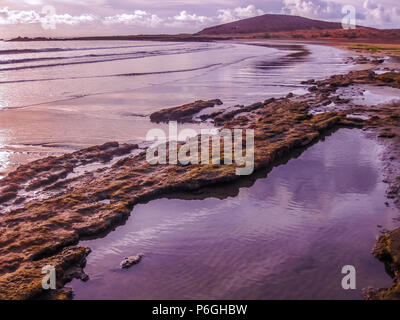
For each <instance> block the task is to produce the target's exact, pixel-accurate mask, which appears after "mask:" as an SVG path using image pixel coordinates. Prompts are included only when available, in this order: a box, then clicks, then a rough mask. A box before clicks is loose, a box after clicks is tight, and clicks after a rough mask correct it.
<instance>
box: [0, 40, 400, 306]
mask: <svg viewBox="0 0 400 320" xmlns="http://www.w3.org/2000/svg"><path fill="white" fill-rule="evenodd" d="M7 46H10V47H6V48H3V47H2V48H1V50H0V54H1V52H3V54H5V55H6V54H7V53H6V52H11V51H10V50H14V51H13V52H15V50H24V51H20V53H18V54H17V56H18V57H19V56H20V57H21V60H22V59H25V60H24V61H19V62H16V61H7V63H4V61H3V64H2V65H1V67H0V74H2V75H3V77H2V80H1V82H2V84H3V86H2V90H3V96H5V97H6V98H5V99H3V108H2V110H0V114H1V118H0V133H1V134H2V135H1V138H0V142H1V145H0V159H1V160H2V161H1V164H0V165H1V166H2V167H1V169H0V171H1V172H2V176H3V179H1V180H0V188H1V190H2V197H0V199H1V200H0V201H1V202H0V206H1V210H2V215H1V218H0V226H1V228H2V231H3V235H2V237H1V238H0V239H1V240H0V242H1V243H2V246H0V261H2V269H1V270H0V296H1V297H3V298H6V297H11V298H16V299H21V298H36V297H39V298H40V297H41V298H72V297H75V298H76V299H363V298H385V297H386V298H393V296H395V295H396V294H398V293H397V291H396V290H397V289H396V285H397V284H396V282H395V285H394V289H393V290H394V291H387V290H386V291H385V290H383V289H382V290H374V289H373V288H375V289H378V288H389V287H391V285H392V283H393V279H392V277H393V275H396V274H397V265H396V264H394V263H393V261H396V259H393V257H396V255H397V251H396V250H397V249H396V248H397V247H396V246H395V245H394V244H396V243H397V242H396V241H397V240H396V241H393V238H391V233H388V231H389V230H398V229H396V228H398V227H399V226H400V225H399V214H398V213H399V212H398V205H399V193H398V179H397V176H398V173H399V171H398V166H397V159H398V158H397V157H398V154H397V152H398V151H399V144H398V134H399V132H398V129H397V127H398V119H399V116H398V110H397V103H398V100H397V98H398V97H400V95H399V92H400V82H399V81H398V79H397V72H396V70H393V67H394V66H396V63H395V61H394V60H393V58H391V57H390V56H378V58H377V57H374V56H367V55H366V57H367V58H366V63H360V60H357V56H358V55H359V53H355V52H353V51H345V50H342V49H339V48H335V47H330V46H322V45H316V44H299V43H295V44H294V43H282V42H270V41H239V42H232V41H223V42H210V43H189V42H188V43H186V42H183V43H158V42H121V43H119V42H101V43H99V42H97V41H95V42H89V41H88V42H79V43H74V42H71V43H69V42H63V43H62V44H60V43H55V42H54V43H53V42H35V43H24V44H23V48H21V47H18V46H21V44H20V43H12V44H7ZM34 50H36V51H34ZM28 51H29V52H28ZM32 51H33V52H32ZM23 52H24V53H23ZM77 52H79V53H77ZM157 52H158V53H157ZM13 59H15V58H14V57H13ZM99 60H100V61H99ZM381 60H382V61H381ZM389 66H390V67H389ZM385 68H386V69H385ZM2 69H4V70H2ZM77 74H79V77H77V76H76V75H77ZM105 89H106V90H105ZM100 91H101V92H100ZM12 92H17V93H18V94H17V95H15V94H14V95H12V94H11V93H12ZM211 99H220V100H221V101H222V103H223V104H222V105H218V106H214V107H212V108H211V109H212V110H208V113H207V112H203V113H200V114H199V113H198V112H193V113H192V115H193V117H192V118H190V119H189V121H188V118H187V117H186V118H180V113H178V112H175V111H176V110H178V111H179V110H183V109H185V110H187V109H188V107H187V106H184V107H179V106H181V105H185V104H187V103H191V102H193V101H197V100H204V101H206V100H211ZM196 106H197V104H196V103H194V104H193V105H191V107H196ZM172 107H177V109H171V108H172ZM179 108H181V109H179ZM161 109H163V111H162V113H163V114H165V115H166V116H168V115H171V117H169V118H168V119H173V117H176V118H174V119H173V120H176V121H178V122H180V126H181V128H192V129H195V130H200V129H202V128H212V127H219V128H242V129H249V128H251V129H253V130H254V131H255V145H254V153H255V173H254V174H253V175H251V176H249V177H238V176H236V175H235V173H234V171H235V170H234V169H235V164H232V165H222V164H221V165H207V166H204V165H193V164H192V165H188V166H180V165H156V166H150V165H149V164H148V163H147V162H146V159H145V156H144V154H145V149H146V144H143V142H144V140H145V136H146V133H147V132H148V130H150V129H152V128H161V129H166V128H167V127H168V124H167V123H165V122H163V121H159V123H157V122H152V121H151V120H150V119H151V118H152V117H151V115H154V114H155V113H157V112H159V111H160V110H161ZM172 110H174V112H172ZM185 112H186V111H185ZM182 114H183V113H182ZM153 118H154V117H153ZM112 141H115V142H112ZM181 143H183V142H181ZM93 145H96V147H90V146H93ZM77 150H79V151H77ZM71 152H73V153H71ZM48 156H50V157H48ZM37 159H39V160H37ZM32 160H37V161H35V162H30V161H32ZM16 168H18V169H17V170H16V171H14V172H12V171H13V170H14V169H16ZM10 172H12V173H11V174H9V173H10ZM7 174H8V175H7ZM397 232H398V231H393V233H392V234H393V236H394V237H396V239H397ZM8 239H14V240H15V241H14V242H13V243H10V242H9V240H8ZM377 240H378V244H376V242H377ZM388 243H389V244H388ZM391 246H394V247H393V248H392V247H391ZM373 247H374V255H372V254H371V250H372V248H373ZM88 248H90V249H88ZM392 249H393V250H392ZM90 251H91V253H90ZM135 254H142V255H143V258H142V261H141V262H140V263H139V264H138V266H134V267H132V268H131V269H128V270H120V268H119V267H118V266H119V263H120V261H121V260H122V259H123V258H124V257H125V256H129V255H135ZM388 257H390V258H388ZM377 258H379V259H380V260H382V261H383V262H385V263H386V269H387V270H388V269H390V270H391V273H390V274H387V273H386V272H385V265H384V264H383V263H382V262H380V261H379V260H378V259H377ZM44 264H53V265H55V266H56V268H57V270H58V271H59V272H60V274H61V276H60V277H59V278H58V281H59V284H58V285H59V290H58V291H57V292H55V293H53V294H50V295H48V293H45V292H43V290H42V288H41V285H40V279H41V278H40V273H38V274H37V271H38V270H40V268H41V266H42V265H44ZM348 264H350V265H355V266H356V268H357V270H358V271H359V278H358V279H359V286H358V287H357V290H356V291H351V292H346V291H343V290H342V289H341V287H340V280H341V276H342V275H341V273H340V270H341V268H342V267H343V266H344V265H348ZM155 274H160V275H161V276H160V277H155V276H154V275H155ZM73 279H74V280H73ZM316 279H318V281H316ZM395 279H396V277H395ZM71 280H72V282H71ZM82 280H83V281H82ZM69 282H71V283H70V284H69V285H68V286H70V287H71V288H72V289H67V288H65V287H64V285H65V284H67V283H69Z"/></svg>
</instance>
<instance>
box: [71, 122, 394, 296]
mask: <svg viewBox="0 0 400 320" xmlns="http://www.w3.org/2000/svg"><path fill="white" fill-rule="evenodd" d="M382 151H383V149H382V146H380V145H379V144H378V142H377V141H375V140H373V139H370V138H368V137H367V136H366V133H364V132H362V131H360V130H356V129H354V130H350V129H341V130H339V131H338V132H336V133H334V134H333V135H331V136H328V137H327V138H326V140H325V141H323V142H319V143H318V144H316V145H314V146H312V147H310V148H309V149H307V150H306V151H304V153H302V154H301V155H300V156H299V157H298V158H296V159H291V160H289V162H288V163H287V164H284V165H281V166H278V167H275V168H274V169H272V171H271V172H270V173H269V174H268V176H267V177H265V174H266V173H258V175H257V176H254V177H252V178H251V179H247V180H244V181H241V182H240V183H238V184H236V185H230V186H223V187H221V188H215V189H212V190H208V191H207V192H206V191H205V192H204V193H198V194H197V195H193V196H196V198H197V199H198V200H188V199H183V198H182V199H158V200H154V201H151V202H149V203H147V204H139V205H136V206H135V207H134V209H133V212H132V216H131V217H130V218H129V219H128V221H127V222H126V224H125V225H124V226H121V227H118V228H117V230H116V231H114V232H111V233H110V234H109V235H107V236H106V237H105V238H102V239H96V240H88V241H82V242H81V243H80V245H84V246H88V247H90V248H91V249H92V250H93V251H92V253H91V254H90V255H89V256H88V264H87V267H86V268H85V271H86V272H87V274H88V275H89V276H90V280H89V281H88V282H87V283H83V282H81V281H79V280H74V281H73V282H72V284H71V286H72V288H73V289H74V291H75V294H76V296H75V298H76V299H361V298H362V294H361V289H362V288H365V287H368V286H373V287H385V286H389V285H390V284H391V279H390V277H389V276H388V275H387V274H386V273H385V270H384V266H383V264H382V263H380V262H379V261H377V260H376V259H375V258H374V257H373V256H372V255H371V249H372V247H373V245H374V244H375V242H376V237H377V236H378V235H379V234H380V231H381V230H382V228H387V229H392V228H394V227H395V226H396V225H395V222H394V221H393V218H395V217H396V216H397V214H398V213H397V210H395V209H393V208H391V207H388V206H386V205H385V202H386V201H387V200H386V198H385V190H386V185H385V184H384V183H383V182H382V179H383V177H382V173H381V170H380V168H381V166H382V163H381V161H380V160H379V159H380V155H381V153H382ZM256 178H258V179H257V180H256ZM209 196H213V198H211V197H209ZM201 199H203V200H201ZM378 225H379V226H378ZM137 253H143V254H144V258H143V259H142V261H141V262H140V263H139V264H138V265H136V266H133V267H131V268H130V269H127V270H121V269H119V263H120V261H121V260H122V259H123V258H124V257H125V256H130V255H135V254H137ZM345 265H353V266H355V268H356V271H357V290H350V291H345V290H343V289H342V288H341V280H342V277H343V275H342V274H341V269H342V267H343V266H345Z"/></svg>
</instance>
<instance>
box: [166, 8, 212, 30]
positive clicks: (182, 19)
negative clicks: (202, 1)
mask: <svg viewBox="0 0 400 320" xmlns="http://www.w3.org/2000/svg"><path fill="white" fill-rule="evenodd" d="M168 20H169V22H167V23H165V25H166V26H167V27H173V28H182V27H185V26H188V25H191V26H193V25H196V26H200V25H205V24H208V23H211V22H212V21H213V20H214V19H213V18H211V17H206V16H198V15H197V14H195V13H193V14H190V13H188V12H187V11H186V10H183V11H181V12H180V13H179V15H176V16H174V17H171V18H169V19H168Z"/></svg>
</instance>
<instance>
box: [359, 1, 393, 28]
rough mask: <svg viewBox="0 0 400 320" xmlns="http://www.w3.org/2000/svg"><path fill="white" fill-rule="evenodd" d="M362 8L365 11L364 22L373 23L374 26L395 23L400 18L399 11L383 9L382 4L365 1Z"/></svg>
mask: <svg viewBox="0 0 400 320" xmlns="http://www.w3.org/2000/svg"><path fill="white" fill-rule="evenodd" d="M363 8H364V9H365V12H364V15H365V21H368V22H373V23H374V24H375V25H376V26H379V25H384V24H389V23H396V22H397V21H398V20H399V18H400V10H399V8H397V7H392V8H389V7H384V6H383V5H382V4H376V3H374V2H372V1H370V0H365V1H364V3H363ZM397 24H398V23H397ZM397 26H398V25H397Z"/></svg>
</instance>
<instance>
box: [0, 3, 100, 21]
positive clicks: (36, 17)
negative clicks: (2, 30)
mask: <svg viewBox="0 0 400 320" xmlns="http://www.w3.org/2000/svg"><path fill="white" fill-rule="evenodd" d="M95 20H96V17H94V16H92V15H89V14H82V15H79V16H71V15H69V14H54V15H51V21H53V22H54V23H55V24H66V25H78V24H81V23H89V22H94V21H95ZM48 22H49V17H46V16H45V15H44V14H40V13H38V12H36V11H34V10H29V11H25V10H21V11H19V10H9V9H8V7H4V8H2V9H0V25H14V24H35V23H48Z"/></svg>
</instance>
